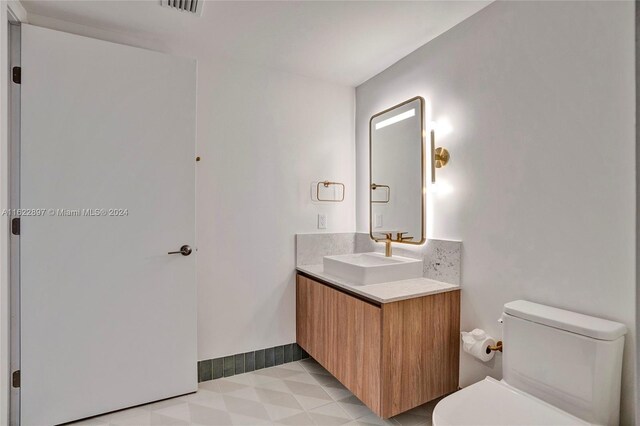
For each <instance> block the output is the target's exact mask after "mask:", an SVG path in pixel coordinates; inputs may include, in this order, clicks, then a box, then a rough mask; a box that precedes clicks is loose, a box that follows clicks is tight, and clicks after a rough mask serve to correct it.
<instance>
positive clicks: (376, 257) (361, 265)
mask: <svg viewBox="0 0 640 426" xmlns="http://www.w3.org/2000/svg"><path fill="white" fill-rule="evenodd" d="M323 263H324V272H325V273H327V274H331V275H334V276H336V277H339V278H342V279H344V280H347V281H349V282H350V283H352V284H356V285H367V284H376V283H383V282H389V281H400V280H408V279H411V278H420V277H421V276H422V260H418V259H409V258H408V257H400V256H392V257H385V256H384V255H383V254H381V253H358V254H343V255H339V256H325V257H324V259H323Z"/></svg>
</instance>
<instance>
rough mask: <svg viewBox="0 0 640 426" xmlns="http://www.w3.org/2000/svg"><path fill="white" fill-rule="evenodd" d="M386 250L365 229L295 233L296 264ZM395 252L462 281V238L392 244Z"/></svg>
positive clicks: (437, 276) (430, 273)
mask: <svg viewBox="0 0 640 426" xmlns="http://www.w3.org/2000/svg"><path fill="white" fill-rule="evenodd" d="M372 251H375V252H380V253H381V252H384V244H383V243H376V242H375V241H373V240H372V239H371V238H370V237H369V234H366V233H359V232H358V233H352V232H347V233H333V234H332V233H323V234H297V235H296V265H318V264H321V263H322V258H323V257H324V256H329V255H338V254H349V253H366V252H372ZM393 254H394V255H398V256H404V257H411V258H414V259H422V260H423V274H424V275H423V276H424V277H425V278H430V279H433V280H437V281H442V282H445V283H449V284H457V285H460V283H461V266H462V263H461V256H462V242H461V241H448V240H435V239H431V240H428V241H427V243H426V244H424V245H421V246H411V245H406V244H393Z"/></svg>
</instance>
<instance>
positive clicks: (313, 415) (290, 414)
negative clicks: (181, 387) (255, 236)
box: [73, 358, 437, 426]
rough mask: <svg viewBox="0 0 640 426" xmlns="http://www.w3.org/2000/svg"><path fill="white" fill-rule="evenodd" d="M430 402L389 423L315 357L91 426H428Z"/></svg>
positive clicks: (100, 418)
mask: <svg viewBox="0 0 640 426" xmlns="http://www.w3.org/2000/svg"><path fill="white" fill-rule="evenodd" d="M435 403H437V401H432V402H430V403H429V404H425V405H423V406H421V407H417V408H414V409H413V410H410V411H408V412H406V413H403V414H400V415H398V416H396V417H393V418H391V419H389V420H383V419H381V418H379V417H378V416H376V415H375V414H374V413H373V412H372V411H371V410H370V409H369V408H368V407H367V406H366V405H364V404H363V403H362V402H361V401H360V400H359V399H358V398H356V397H355V396H354V395H353V394H352V393H351V392H350V391H349V390H348V389H347V388H345V387H344V386H343V385H342V383H340V382H339V381H338V380H337V379H336V378H335V377H333V376H332V375H331V374H329V373H328V372H327V371H326V370H325V369H324V368H323V367H322V366H321V365H320V364H318V363H317V362H316V361H315V360H313V359H312V358H307V359H304V360H301V361H296V362H290V363H287V364H283V365H279V366H276V367H270V368H264V369H261V370H258V371H252V372H250V373H245V374H239V375H235V376H231V377H227V378H221V379H216V380H210V381H207V382H202V383H200V384H199V385H198V392H196V393H193V394H189V395H183V396H179V397H176V398H171V399H167V400H164V401H158V402H154V403H151V404H146V405H142V406H139V407H134V408H130V409H127V410H121V411H116V412H114V413H109V414H105V415H102V416H97V417H94V418H91V419H86V420H83V421H80V422H76V423H73V425H74V426H77V425H87V426H89V425H92V426H126V425H128V426H147V425H157V426H172V425H175V426H182V425H194V426H205V425H207V426H234V425H246V426H259V425H283V426H285V425H289V426H306V425H309V426H333V425H335V426H340V425H349V426H357V425H363V426H388V425H391V426H399V425H400V426H422V425H426V426H430V425H431V416H432V412H433V407H434V406H435Z"/></svg>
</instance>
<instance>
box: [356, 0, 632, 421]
mask: <svg viewBox="0 0 640 426" xmlns="http://www.w3.org/2000/svg"><path fill="white" fill-rule="evenodd" d="M634 88H635V82H634V4H633V2H496V3H493V4H492V5H490V6H488V7H487V8H485V9H483V10H482V11H480V12H479V13H477V14H476V15H474V16H472V17H471V18H469V19H468V20H466V21H464V22H462V23H461V24H459V25H458V26H456V27H454V28H452V29H451V30H449V31H448V32H446V33H444V34H443V35H441V36H439V37H438V38H436V39H434V40H432V41H431V42H429V43H428V44H426V45H425V46H423V47H422V48H420V49H418V50H417V51H415V52H413V53H412V54H411V55H409V56H407V57H406V58H404V59H402V60H401V61H400V62H398V63H396V64H395V65H394V66H392V67H390V68H388V69H387V70H385V71H384V72H382V73H381V74H379V75H377V76H376V77H374V78H372V79H371V80H369V81H367V82H365V83H364V84H362V85H361V86H359V87H358V88H357V90H356V109H357V118H356V131H357V134H356V152H357V188H358V197H357V200H358V201H357V206H356V210H357V219H356V220H357V229H358V231H360V232H366V231H367V230H368V206H367V185H368V139H367V138H368V136H367V131H368V130H367V126H368V120H369V117H370V116H371V115H373V114H374V113H376V112H378V111H381V110H383V109H385V108H387V107H389V106H391V105H394V104H396V103H398V102H400V101H403V100H405V99H408V98H411V97H413V96H416V95H422V96H424V97H425V99H426V100H427V103H430V104H431V108H432V114H431V115H432V116H433V118H435V119H436V120H438V121H439V122H442V121H448V122H449V123H450V125H451V132H450V133H449V134H448V135H444V136H442V135H440V136H439V137H438V138H437V144H438V145H440V144H441V145H444V146H445V147H447V148H448V149H449V150H450V152H451V161H450V163H449V165H448V166H447V167H446V168H445V169H440V170H438V175H437V176H438V181H439V183H438V186H439V187H440V188H439V190H441V189H443V188H442V187H445V188H444V189H446V188H449V191H445V192H444V193H438V194H437V195H433V194H429V195H430V196H431V201H430V209H429V210H430V212H431V214H432V216H431V217H429V218H428V220H427V223H428V224H430V225H429V226H430V229H429V230H428V235H430V236H432V237H435V238H442V239H460V240H462V241H463V255H462V259H463V262H462V288H463V291H462V328H463V329H471V328H473V327H481V328H484V329H486V330H487V331H489V333H490V334H493V335H500V333H501V330H500V327H499V325H498V323H497V321H496V320H497V319H498V317H499V315H500V312H501V310H502V305H503V304H504V303H505V302H507V301H510V300H514V299H520V298H522V299H528V300H532V301H536V302H540V303H546V304H550V305H553V306H558V307H561V308H567V309H573V310H576V311H580V312H584V313H587V314H592V315H597V316H601V317H605V318H610V319H613V320H618V321H621V322H623V323H625V324H626V325H627V326H628V327H629V329H630V332H629V334H628V335H627V338H628V340H627V344H626V349H625V360H624V374H623V375H624V383H623V407H622V412H623V417H622V424H631V423H632V422H633V407H634V405H633V403H634V401H635V399H634V390H633V388H634V345H635V341H634V340H635V331H634V328H635V326H634V324H635V210H634V209H635V197H636V193H635V90H634ZM427 109H429V108H427ZM430 119H431V117H427V120H430ZM497 358H498V360H497V361H496V362H493V363H490V364H482V363H480V362H479V361H476V360H475V359H473V358H470V357H469V356H468V355H466V354H462V356H461V378H460V380H461V385H462V386H467V385H469V384H470V383H473V382H475V381H477V380H480V379H481V378H483V377H484V376H485V375H491V376H494V377H500V375H501V363H500V360H499V358H500V357H497Z"/></svg>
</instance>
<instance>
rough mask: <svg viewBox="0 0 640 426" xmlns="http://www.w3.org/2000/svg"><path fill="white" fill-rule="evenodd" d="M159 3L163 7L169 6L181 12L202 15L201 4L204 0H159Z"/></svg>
mask: <svg viewBox="0 0 640 426" xmlns="http://www.w3.org/2000/svg"><path fill="white" fill-rule="evenodd" d="M160 4H161V5H162V6H164V7H170V8H172V9H176V10H179V11H181V12H188V13H193V14H194V15H197V16H202V5H203V4H204V0H160Z"/></svg>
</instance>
